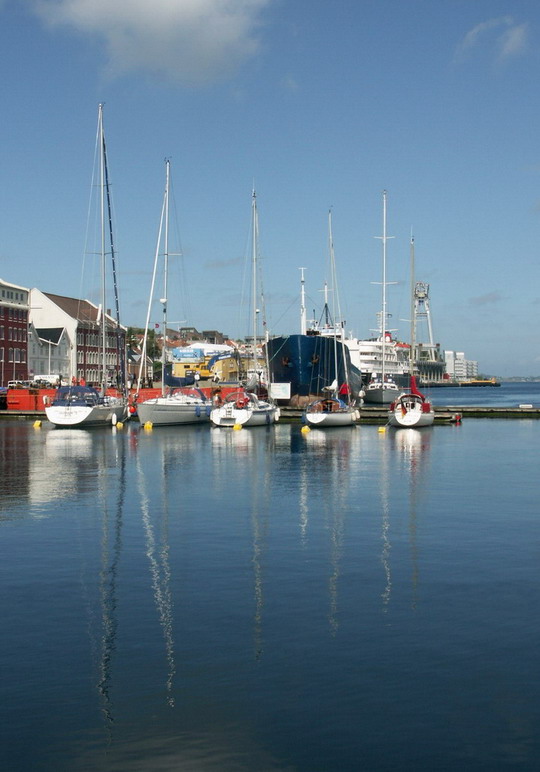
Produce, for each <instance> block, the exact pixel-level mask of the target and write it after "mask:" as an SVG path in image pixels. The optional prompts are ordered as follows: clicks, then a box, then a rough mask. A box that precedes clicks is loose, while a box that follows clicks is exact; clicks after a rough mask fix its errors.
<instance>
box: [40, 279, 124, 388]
mask: <svg viewBox="0 0 540 772" xmlns="http://www.w3.org/2000/svg"><path fill="white" fill-rule="evenodd" d="M30 306H31V321H32V324H33V326H34V328H35V329H36V331H39V333H38V335H39V337H40V338H41V340H42V341H49V340H50V339H51V336H53V335H54V336H55V337H56V335H57V333H55V332H54V331H55V330H56V331H59V330H62V333H61V334H58V341H59V342H60V340H62V339H63V344H64V345H65V346H66V351H67V348H68V347H69V355H68V357H67V359H66V365H67V367H66V369H67V372H65V371H64V372H61V373H58V375H61V376H62V378H64V379H65V380H69V381H72V380H78V381H81V380H83V379H84V380H85V381H86V383H88V384H91V383H93V384H96V385H99V384H101V382H102V364H101V363H102V353H103V338H102V333H101V313H102V312H101V309H100V308H98V307H97V306H95V305H94V304H93V303H90V301H88V300H78V299H77V298H69V297H64V296H62V295H53V294H51V293H49V292H41V290H38V289H32V290H31V291H30ZM103 318H104V321H105V360H106V370H107V372H106V378H107V382H108V383H110V384H112V385H116V384H117V383H118V374H119V372H120V371H121V370H122V369H123V367H124V363H125V356H126V328H125V327H122V326H121V327H120V328H118V326H117V324H116V320H115V319H113V317H112V316H111V315H110V314H109V313H106V314H104V317H103ZM34 370H35V367H34Z"/></svg>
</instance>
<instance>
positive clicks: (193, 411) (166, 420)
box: [137, 397, 210, 426]
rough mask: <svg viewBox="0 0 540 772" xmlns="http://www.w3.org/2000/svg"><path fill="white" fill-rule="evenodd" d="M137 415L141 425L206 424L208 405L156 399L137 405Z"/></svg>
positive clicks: (208, 412) (208, 417) (171, 399)
mask: <svg viewBox="0 0 540 772" xmlns="http://www.w3.org/2000/svg"><path fill="white" fill-rule="evenodd" d="M137 415H138V417H139V421H140V422H141V423H142V424H145V423H151V424H152V425H154V426H167V425H168V426H174V425H178V424H198V423H208V421H209V420H210V403H205V402H203V401H202V400H201V401H197V400H192V401H189V402H181V401H179V400H176V399H174V397H173V398H168V397H156V398H155V399H149V400H146V402H141V403H140V404H139V405H137Z"/></svg>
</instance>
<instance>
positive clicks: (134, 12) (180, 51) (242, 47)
mask: <svg viewBox="0 0 540 772" xmlns="http://www.w3.org/2000/svg"><path fill="white" fill-rule="evenodd" d="M271 2H272V0H37V2H36V9H37V12H38V13H39V15H40V16H41V18H42V19H43V20H44V21H45V22H46V23H47V24H49V25H50V26H51V27H60V26H64V27H70V28H71V29H73V30H75V31H77V32H78V33H80V34H83V35H89V36H94V37H96V38H97V39H98V40H101V41H103V42H104V44H105V47H106V51H107V59H108V70H109V72H110V74H111V75H113V76H118V75H122V74H124V73H129V72H146V73H149V74H151V75H154V76H159V77H165V78H167V79H170V80H176V81H178V82H180V83H183V84H187V85H200V84H206V83H211V82H213V81H216V80H221V79H223V78H225V77H227V76H229V75H231V74H232V73H234V72H235V70H236V69H237V68H238V67H239V66H240V64H241V63H242V62H243V61H245V60H246V59H248V58H249V57H252V56H254V55H255V54H256V53H257V52H258V51H259V49H260V42H259V37H258V31H259V29H260V26H261V24H262V20H261V16H262V11H263V10H264V9H265V8H266V7H267V6H268V5H269V4H270V3H271Z"/></svg>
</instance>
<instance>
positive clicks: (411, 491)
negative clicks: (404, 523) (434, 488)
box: [393, 427, 433, 609]
mask: <svg viewBox="0 0 540 772" xmlns="http://www.w3.org/2000/svg"><path fill="white" fill-rule="evenodd" d="M432 432H433V427H425V428H423V429H414V428H411V429H396V430H395V431H394V432H393V440H394V449H395V451H396V452H397V454H398V456H397V458H398V469H399V470H400V472H401V474H402V476H403V479H404V480H405V483H406V485H405V487H406V490H407V504H408V533H409V546H410V553H411V565H412V574H411V585H412V608H413V609H416V607H417V594H418V584H419V578H420V575H419V554H418V522H417V517H418V503H419V501H418V499H419V496H420V495H421V494H422V492H423V489H424V486H425V485H426V484H427V482H426V464H427V462H428V459H429V450H430V444H431V440H432Z"/></svg>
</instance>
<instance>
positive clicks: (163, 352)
mask: <svg viewBox="0 0 540 772" xmlns="http://www.w3.org/2000/svg"><path fill="white" fill-rule="evenodd" d="M169 181H170V161H169V159H167V160H166V161H165V197H164V201H163V212H164V217H165V234H164V241H163V297H162V298H161V303H162V305H163V340H162V345H161V394H162V396H164V395H165V365H166V363H167V301H168V291H169V279H168V276H169Z"/></svg>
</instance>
